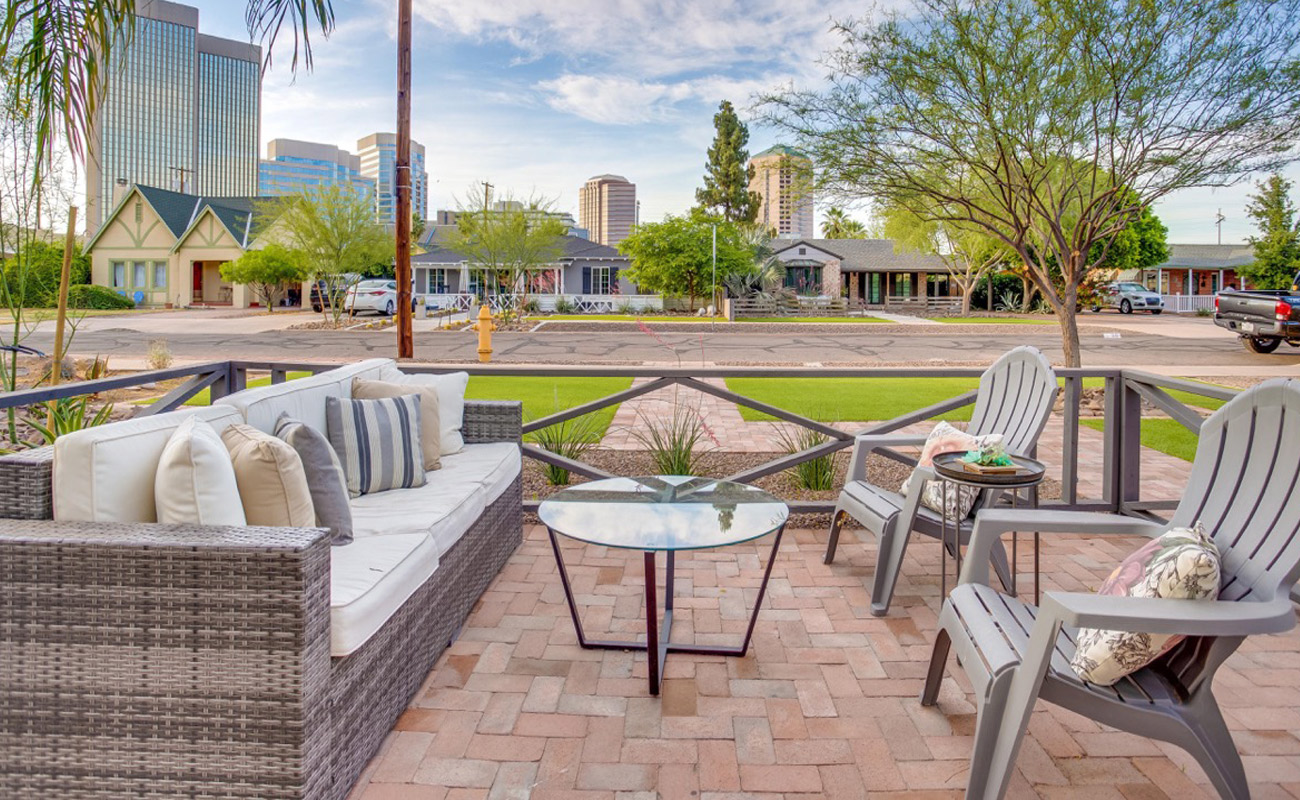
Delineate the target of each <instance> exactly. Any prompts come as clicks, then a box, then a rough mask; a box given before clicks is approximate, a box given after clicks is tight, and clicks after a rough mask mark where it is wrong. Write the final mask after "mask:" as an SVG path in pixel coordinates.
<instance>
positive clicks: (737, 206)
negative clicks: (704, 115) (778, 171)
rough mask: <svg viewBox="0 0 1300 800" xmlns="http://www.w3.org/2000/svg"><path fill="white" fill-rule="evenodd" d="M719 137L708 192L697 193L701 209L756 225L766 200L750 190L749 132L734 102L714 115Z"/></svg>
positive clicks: (706, 176)
mask: <svg viewBox="0 0 1300 800" xmlns="http://www.w3.org/2000/svg"><path fill="white" fill-rule="evenodd" d="M713 127H714V129H715V130H716V131H717V133H716V134H715V135H714V137H713V146H712V147H710V148H709V161H708V163H707V164H705V165H704V188H702V189H696V190H695V202H696V203H698V204H699V205H700V208H702V209H704V210H706V211H708V212H710V213H713V214H717V215H719V216H721V217H722V218H723V219H726V220H728V221H729V222H741V223H745V224H752V223H753V222H754V220H755V219H757V218H758V207H759V204H760V203H761V202H762V197H760V196H759V194H758V192H751V191H750V190H749V182H750V180H752V179H753V177H754V167H753V166H751V165H750V164H749V151H748V150H746V149H745V145H746V144H748V143H749V128H747V127H746V126H745V123H743V122H741V121H740V118H739V117H737V116H736V110H735V109H734V108H733V107H732V105H731V101H730V100H723V101H722V104H721V105H719V106H718V113H716V114H714V115H713Z"/></svg>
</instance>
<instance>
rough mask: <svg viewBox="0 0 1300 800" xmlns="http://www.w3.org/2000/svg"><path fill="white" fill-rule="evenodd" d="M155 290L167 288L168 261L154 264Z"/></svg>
mask: <svg viewBox="0 0 1300 800" xmlns="http://www.w3.org/2000/svg"><path fill="white" fill-rule="evenodd" d="M153 288H155V289H166V288H167V262H166V261H155V262H153Z"/></svg>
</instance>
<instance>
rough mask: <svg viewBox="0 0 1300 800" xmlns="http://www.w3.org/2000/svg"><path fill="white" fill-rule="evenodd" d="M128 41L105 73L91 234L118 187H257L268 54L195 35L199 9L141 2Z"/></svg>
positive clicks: (240, 190)
mask: <svg viewBox="0 0 1300 800" xmlns="http://www.w3.org/2000/svg"><path fill="white" fill-rule="evenodd" d="M136 14H137V16H136V25H135V32H134V36H133V38H132V40H131V42H130V44H129V45H128V46H126V47H123V48H119V49H118V51H117V52H116V53H115V55H114V57H113V62H112V63H111V64H109V65H108V67H107V68H106V69H105V71H104V75H105V87H104V88H105V93H104V101H103V103H101V104H100V109H99V113H98V115H97V118H96V119H95V124H94V127H93V130H92V131H91V134H90V136H89V137H87V141H86V148H87V153H86V232H87V234H88V235H89V234H94V233H95V231H97V230H98V229H99V225H100V223H101V221H102V220H103V219H104V218H105V217H106V216H108V213H109V212H110V211H111V210H112V208H113V202H114V189H115V186H118V185H125V186H130V185H131V184H134V183H140V184H144V185H147V186H156V187H158V188H161V189H170V190H172V191H180V192H186V193H190V194H198V193H203V194H207V195H212V196H230V197H235V196H249V195H252V194H254V193H256V191H257V163H258V138H259V135H260V125H261V95H262V84H261V60H262V54H261V48H259V47H256V46H254V45H250V44H247V43H244V42H237V41H233V40H229V39H220V38H217V37H215V36H206V35H204V34H200V33H199V32H198V25H199V12H198V9H196V8H192V7H190V6H185V5H180V4H178V3H170V2H165V1H164V0H144V2H140V3H138V5H137V10H136Z"/></svg>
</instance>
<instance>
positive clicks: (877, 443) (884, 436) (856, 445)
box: [848, 433, 928, 481]
mask: <svg viewBox="0 0 1300 800" xmlns="http://www.w3.org/2000/svg"><path fill="white" fill-rule="evenodd" d="M927 438H928V437H927V436H926V435H925V434H911V433H864V434H861V435H860V436H856V437H854V439H853V455H852V457H851V458H850V459H849V475H848V480H850V481H865V480H866V479H867V456H869V455H871V452H872V451H873V450H879V449H881V448H884V447H920V446H921V445H923V444H925V440H926V439H927Z"/></svg>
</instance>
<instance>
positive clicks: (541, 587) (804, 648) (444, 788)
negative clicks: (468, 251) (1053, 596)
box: [353, 526, 1300, 800]
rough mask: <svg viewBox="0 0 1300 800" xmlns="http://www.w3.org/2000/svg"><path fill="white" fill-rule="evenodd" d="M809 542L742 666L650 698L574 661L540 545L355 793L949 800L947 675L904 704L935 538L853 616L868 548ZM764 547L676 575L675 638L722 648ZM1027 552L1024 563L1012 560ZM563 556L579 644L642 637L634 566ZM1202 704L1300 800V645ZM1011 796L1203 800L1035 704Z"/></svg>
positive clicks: (519, 558) (614, 670) (960, 778)
mask: <svg viewBox="0 0 1300 800" xmlns="http://www.w3.org/2000/svg"><path fill="white" fill-rule="evenodd" d="M825 542H826V536H825V532H824V531H802V530H801V531H793V532H790V533H789V534H788V535H787V538H786V540H785V541H784V542H783V544H782V551H781V554H780V556H779V559H778V562H777V565H776V567H775V570H774V573H773V577H772V582H771V586H770V589H769V594H768V600H767V602H766V603H765V606H764V611H763V614H762V615H761V616H760V618H759V622H758V627H757V630H756V632H755V637H754V645H753V649H752V650H751V652H750V654H749V656H748V657H746V658H744V659H722V658H716V657H698V656H689V655H673V656H671V657H670V658H669V659H668V663H667V678H668V680H667V682H666V684H665V690H664V694H663V697H662V698H661V699H655V698H651V697H649V696H647V694H646V686H645V673H646V665H645V662H644V657H643V656H642V655H640V654H636V655H633V654H630V653H623V652H603V651H584V650H581V649H580V648H578V647H577V646H576V639H575V636H574V632H573V627H572V624H571V622H570V620H569V617H568V611H567V608H566V606H565V604H564V599H563V594H562V591H561V588H560V585H559V582H558V578H557V575H556V567H555V563H554V558H553V556H552V554H551V553H550V550H549V544H548V543H547V541H546V537H545V532H544V530H543V529H541V528H539V527H536V526H531V527H530V528H529V529H528V530H527V531H526V541H525V542H524V544H523V546H522V547H521V548H520V549H519V551H518V552H517V553H516V554H515V555H514V557H513V558H512V559H511V561H510V563H509V565H508V566H507V567H506V569H505V570H504V571H503V572H502V573H501V575H499V576H498V577H497V579H496V581H495V582H494V584H493V585H492V588H491V589H490V590H489V591H488V593H487V594H486V595H484V597H483V599H482V601H481V602H480V603H479V605H478V606H477V608H476V610H475V611H474V614H473V616H472V617H471V619H470V621H469V624H468V626H467V627H466V629H465V630H464V631H463V632H462V634H461V637H460V639H459V640H458V641H457V642H456V643H455V644H454V645H453V646H452V647H451V649H450V650H449V651H448V652H447V654H446V655H445V656H444V657H443V658H442V660H441V661H440V662H439V664H438V666H437V668H436V669H435V670H434V672H433V673H432V674H431V675H430V676H429V679H428V681H427V683H426V685H425V687H424V688H423V689H422V690H421V692H420V693H419V696H418V697H417V699H416V701H415V702H414V704H413V705H412V706H411V708H410V709H409V710H408V711H407V712H406V713H405V714H404V715H403V716H402V718H401V720H400V721H399V723H398V725H397V729H396V730H395V731H394V732H393V733H392V734H391V735H390V737H389V739H388V741H387V743H386V744H385V747H384V749H383V751H382V753H381V754H380V755H379V756H378V757H377V758H376V759H375V761H374V762H373V763H372V765H371V766H370V768H369V770H368V771H367V773H366V775H365V776H364V777H363V779H362V782H361V783H360V784H359V785H358V787H357V789H356V791H355V792H354V794H353V797H354V798H360V799H361V800H382V799H383V798H427V799H428V800H444V799H445V800H453V799H455V800H468V798H492V799H493V800H499V799H504V798H534V800H545V799H546V798H572V799H573V800H616V799H617V800H652V799H653V798H667V799H669V800H675V799H676V798H700V799H701V800H738V799H739V798H765V799H768V800H775V799H776V798H814V797H827V798H857V797H867V796H871V797H876V796H881V797H890V796H899V797H903V796H909V797H952V796H959V795H960V790H961V788H962V787H963V786H964V781H965V775H966V768H967V759H968V757H969V755H970V748H971V731H972V727H973V724H974V711H975V708H974V706H973V704H972V703H971V702H970V700H969V696H968V694H967V692H968V691H969V686H968V685H967V684H966V683H965V680H964V678H958V677H954V673H953V669H952V667H951V665H950V669H949V674H948V677H947V678H946V679H945V682H944V687H943V691H942V694H941V698H940V703H939V706H938V707H937V708H930V709H926V708H922V707H921V706H920V704H919V703H918V702H917V699H916V697H917V694H918V692H919V690H920V686H921V677H922V674H923V672H924V669H925V666H926V663H927V659H928V657H929V652H930V643H931V642H932V640H933V636H934V629H935V615H936V611H937V608H938V604H939V596H938V590H939V586H938V583H939V580H938V560H939V548H938V546H937V545H936V544H933V543H930V542H928V541H923V542H920V543H918V544H916V545H915V546H913V547H912V548H911V549H910V550H909V552H908V557H907V563H906V566H905V568H904V571H903V577H902V579H901V580H900V583H899V588H898V594H897V597H896V600H895V605H894V609H893V611H892V612H891V614H890V615H889V616H888V617H887V618H884V619H878V618H875V617H872V616H871V615H870V614H869V612H868V593H867V590H866V589H865V588H864V581H867V580H869V577H870V574H871V568H872V565H873V564H874V560H875V545H874V543H873V542H865V541H862V540H861V539H859V537H858V535H856V534H855V533H850V534H848V535H847V536H846V537H845V538H844V540H842V543H841V548H840V556H839V558H838V560H837V563H836V564H834V565H832V566H825V565H823V564H822V563H821V558H822V553H823V550H824V548H825ZM769 544H770V543H768V542H765V541H759V542H756V543H751V544H747V545H742V546H737V547H732V548H726V549H724V550H720V551H704V552H697V553H694V554H684V555H683V556H682V557H680V558H679V561H678V599H677V603H676V609H677V612H676V613H677V619H676V624H675V627H674V638H675V639H677V640H688V641H689V640H691V639H692V638H694V639H696V640H698V641H708V642H715V641H721V640H724V639H728V640H730V639H733V638H736V637H739V636H740V634H741V632H742V631H743V626H744V622H745V612H746V608H747V604H748V603H749V602H750V601H752V599H753V595H754V592H755V590H756V587H757V585H758V582H759V578H760V575H761V573H760V567H761V564H760V554H763V553H765V552H766V549H767V548H768V546H769ZM1134 545H1135V542H1133V541H1125V540H1115V539H1095V538H1089V539H1085V538H1082V537H1059V538H1053V539H1050V540H1048V541H1046V542H1045V546H1044V585H1045V587H1047V588H1060V589H1065V590H1071V591H1086V590H1092V589H1094V588H1095V587H1096V586H1097V585H1098V584H1099V583H1100V581H1101V579H1102V578H1103V577H1104V575H1105V573H1106V572H1107V571H1108V570H1109V568H1110V565H1112V564H1114V563H1116V562H1117V561H1118V560H1119V559H1120V558H1122V557H1123V555H1124V554H1126V553H1127V552H1128V551H1129V550H1130V549H1131V548H1132V547H1133V546H1134ZM1027 550H1028V548H1023V547H1022V549H1021V555H1022V559H1024V560H1023V561H1022V564H1024V565H1025V566H1027V565H1028V563H1029V562H1028V554H1027V552H1026V551H1027ZM565 557H566V560H567V561H568V563H569V565H570V569H571V571H572V576H573V579H574V582H575V591H576V593H577V595H578V598H579V602H580V604H581V605H582V606H583V607H584V608H585V615H584V622H585V624H586V625H587V626H588V631H589V633H591V634H599V633H601V632H605V631H608V632H614V633H617V634H618V635H619V636H626V635H636V634H638V633H639V632H640V631H641V627H642V625H643V616H642V615H643V612H642V593H641V587H640V578H639V575H640V570H641V564H640V561H641V555H640V553H638V552H623V551H613V550H607V549H603V548H598V547H588V546H579V545H576V544H572V545H571V546H567V547H566V556H565ZM1216 687H1217V695H1218V697H1219V699H1220V701H1221V703H1222V705H1223V708H1224V710H1225V715H1226V717H1227V719H1228V724H1229V726H1230V727H1231V728H1232V729H1233V731H1234V734H1235V736H1236V740H1237V745H1238V747H1239V748H1240V749H1241V751H1242V752H1243V754H1244V756H1245V762H1246V769H1247V771H1248V773H1249V775H1250V779H1251V782H1252V789H1253V791H1254V792H1255V796H1256V797H1261V798H1273V797H1292V798H1297V797H1300V632H1296V631H1292V632H1291V633H1289V634H1287V635H1284V636H1274V637H1254V638H1252V639H1251V640H1249V641H1248V642H1247V643H1246V645H1245V646H1244V647H1242V649H1241V650H1240V651H1239V652H1238V653H1237V654H1236V655H1234V656H1233V658H1232V659H1231V660H1230V661H1229V662H1228V664H1227V666H1226V667H1225V668H1224V669H1223V670H1221V671H1220V672H1219V676H1218V680H1217V682H1216ZM1029 731H1030V733H1029V736H1028V738H1027V739H1026V742H1025V745H1024V748H1023V751H1022V752H1021V754H1020V758H1019V761H1018V764H1017V772H1016V775H1015V778H1014V781H1013V783H1012V786H1011V791H1010V794H1009V796H1010V797H1053V798H1055V797H1086V798H1088V800H1103V799H1104V798H1148V797H1152V798H1154V797H1177V798H1179V800H1191V799H1192V798H1198V797H1204V796H1207V795H1208V784H1207V783H1206V781H1205V776H1204V774H1203V773H1202V772H1201V771H1200V769H1199V768H1198V767H1196V766H1195V765H1194V764H1193V763H1191V762H1190V760H1189V759H1188V758H1187V757H1186V756H1185V755H1184V754H1183V753H1182V752H1181V751H1179V750H1177V749H1175V748H1173V747H1171V746H1168V745H1164V744H1161V743H1155V742H1152V741H1149V740H1146V739H1142V738H1138V737H1134V736H1129V735H1126V734H1121V733H1118V732H1115V731H1112V730H1106V729H1102V728H1100V727H1099V726H1097V725H1096V724H1094V723H1092V722H1090V721H1088V720H1086V719H1084V718H1082V717H1079V716H1076V715H1074V714H1072V713H1069V712H1066V711H1063V710H1061V709H1058V708H1055V707H1050V706H1047V705H1045V704H1042V703H1040V704H1039V707H1038V710H1037V711H1035V713H1034V717H1033V721H1032V722H1031V724H1030V728H1029Z"/></svg>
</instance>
